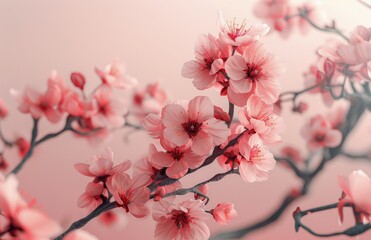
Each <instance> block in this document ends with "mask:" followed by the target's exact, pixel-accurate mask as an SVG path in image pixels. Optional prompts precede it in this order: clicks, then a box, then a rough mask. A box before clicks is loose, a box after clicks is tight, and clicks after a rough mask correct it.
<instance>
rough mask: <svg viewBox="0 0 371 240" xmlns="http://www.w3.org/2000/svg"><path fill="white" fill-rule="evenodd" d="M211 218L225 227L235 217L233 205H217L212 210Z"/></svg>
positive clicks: (226, 203)
mask: <svg viewBox="0 0 371 240" xmlns="http://www.w3.org/2000/svg"><path fill="white" fill-rule="evenodd" d="M212 214H213V217H214V219H215V221H216V222H217V223H220V224H222V225H227V224H228V223H229V222H230V221H231V220H232V219H233V218H235V217H237V211H236V210H235V209H234V204H233V203H229V202H225V203H220V204H218V205H217V206H216V207H215V208H214V209H213V210H212Z"/></svg>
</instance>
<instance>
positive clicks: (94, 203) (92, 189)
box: [77, 182, 104, 211]
mask: <svg viewBox="0 0 371 240" xmlns="http://www.w3.org/2000/svg"><path fill="white" fill-rule="evenodd" d="M103 190H104V186H103V184H102V183H95V182H91V183H89V184H88V185H87V186H86V190H85V192H84V193H83V194H82V195H81V196H80V197H79V200H78V203H77V205H78V206H79V207H80V208H87V209H88V210H89V211H93V210H94V209H96V208H97V207H98V206H99V205H101V204H102V203H103V200H102V198H101V196H102V194H103Z"/></svg>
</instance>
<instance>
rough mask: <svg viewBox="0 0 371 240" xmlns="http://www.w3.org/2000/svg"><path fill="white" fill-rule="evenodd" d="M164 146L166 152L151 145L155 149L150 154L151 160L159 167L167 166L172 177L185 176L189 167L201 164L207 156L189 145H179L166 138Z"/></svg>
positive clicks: (193, 167) (163, 142) (168, 174)
mask: <svg viewBox="0 0 371 240" xmlns="http://www.w3.org/2000/svg"><path fill="white" fill-rule="evenodd" d="M162 146H163V147H164V149H165V150H166V152H162V151H157V149H156V147H155V146H154V145H153V144H152V145H151V146H150V148H152V149H153V150H152V154H151V155H150V156H149V161H150V162H151V163H152V165H153V166H156V167H157V168H158V169H161V168H164V167H166V175H167V176H169V177H170V178H174V179H179V178H181V177H183V176H184V175H185V174H186V173H187V172H188V169H195V168H197V167H199V166H201V164H202V163H203V162H204V160H205V156H201V155H198V154H196V153H194V152H193V151H192V149H191V148H189V145H188V146H187V145H184V146H181V147H177V146H174V144H171V143H167V142H166V141H165V140H164V141H162Z"/></svg>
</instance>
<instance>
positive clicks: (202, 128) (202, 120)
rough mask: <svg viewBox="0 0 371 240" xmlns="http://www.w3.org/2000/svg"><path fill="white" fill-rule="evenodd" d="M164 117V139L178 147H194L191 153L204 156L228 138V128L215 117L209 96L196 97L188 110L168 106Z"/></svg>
mask: <svg viewBox="0 0 371 240" xmlns="http://www.w3.org/2000/svg"><path fill="white" fill-rule="evenodd" d="M161 116H162V118H161V120H162V124H163V126H164V128H163V138H164V139H165V140H167V141H169V142H171V143H174V144H175V145H176V146H183V145H186V144H191V150H192V151H193V152H194V153H196V154H199V155H201V156H202V155H206V154H208V153H209V152H210V151H211V149H212V148H213V147H214V146H217V145H220V144H222V143H223V142H224V141H225V139H226V138H227V137H228V135H229V129H228V127H227V125H226V124H225V123H224V122H223V121H220V120H217V119H216V118H214V106H213V104H212V103H211V101H210V99H209V98H208V97H203V96H198V97H195V98H193V99H192V100H191V101H190V102H189V104H188V107H187V108H186V109H185V108H184V107H182V106H181V105H179V104H168V105H167V106H165V107H164V109H163V110H162V114H161Z"/></svg>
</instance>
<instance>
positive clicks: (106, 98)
mask: <svg viewBox="0 0 371 240" xmlns="http://www.w3.org/2000/svg"><path fill="white" fill-rule="evenodd" d="M93 98H94V100H95V101H96V104H97V109H98V110H97V112H96V113H95V114H93V116H91V121H92V124H93V125H94V126H96V127H107V126H110V127H120V126H122V125H123V124H124V123H125V118H124V115H125V114H127V112H128V107H127V105H126V102H125V101H124V100H123V99H120V98H115V97H113V96H112V89H110V88H109V87H107V86H101V87H100V88H99V89H98V90H97V91H96V92H95V93H94V97H93Z"/></svg>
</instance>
